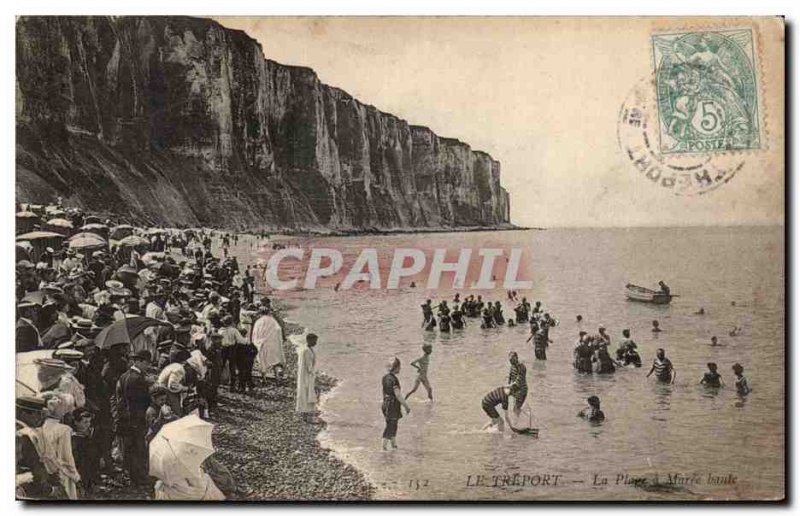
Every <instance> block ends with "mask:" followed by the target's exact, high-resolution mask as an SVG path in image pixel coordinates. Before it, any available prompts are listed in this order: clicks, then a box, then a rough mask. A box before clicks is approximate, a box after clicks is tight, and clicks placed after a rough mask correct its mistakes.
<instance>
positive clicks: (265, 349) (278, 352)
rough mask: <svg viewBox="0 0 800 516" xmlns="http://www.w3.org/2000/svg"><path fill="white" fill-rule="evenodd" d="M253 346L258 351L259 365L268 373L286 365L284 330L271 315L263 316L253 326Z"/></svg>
mask: <svg viewBox="0 0 800 516" xmlns="http://www.w3.org/2000/svg"><path fill="white" fill-rule="evenodd" d="M253 345H255V347H256V349H258V363H259V365H260V366H261V370H262V371H264V372H266V371H267V370H269V369H270V368H272V367H273V366H276V365H278V364H285V363H286V356H285V355H284V353H283V330H282V329H281V325H280V324H278V321H276V320H275V318H274V317H272V316H271V315H263V316H261V317H259V319H258V320H257V321H256V322H255V324H254V325H253Z"/></svg>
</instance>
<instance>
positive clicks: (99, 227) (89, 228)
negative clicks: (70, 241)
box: [81, 223, 108, 238]
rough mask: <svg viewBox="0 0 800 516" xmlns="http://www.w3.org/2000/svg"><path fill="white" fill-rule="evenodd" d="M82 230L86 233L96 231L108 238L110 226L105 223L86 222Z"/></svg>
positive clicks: (95, 232) (97, 233)
mask: <svg viewBox="0 0 800 516" xmlns="http://www.w3.org/2000/svg"><path fill="white" fill-rule="evenodd" d="M81 231H83V232H86V233H94V234H96V235H100V236H101V237H103V238H108V226H106V225H105V224H96V223H95V224H85V225H84V226H82V227H81Z"/></svg>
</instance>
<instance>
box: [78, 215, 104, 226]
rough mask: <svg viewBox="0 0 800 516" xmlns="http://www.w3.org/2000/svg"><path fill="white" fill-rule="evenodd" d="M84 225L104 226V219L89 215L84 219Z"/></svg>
mask: <svg viewBox="0 0 800 516" xmlns="http://www.w3.org/2000/svg"><path fill="white" fill-rule="evenodd" d="M83 223H84V224H103V219H102V218H100V217H98V216H97V215H87V216H85V217H84V218H83Z"/></svg>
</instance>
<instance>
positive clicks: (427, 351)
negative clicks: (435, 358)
mask: <svg viewBox="0 0 800 516" xmlns="http://www.w3.org/2000/svg"><path fill="white" fill-rule="evenodd" d="M422 351H423V353H424V354H423V355H422V356H421V357H419V358H418V359H416V360H414V361H413V362H411V367H413V368H415V369H416V370H417V378H416V380H414V386H413V387H412V388H411V390H410V391H408V394H406V399H408V398H409V396H411V395H412V394H414V393H415V392H417V389H419V385H420V384H422V385H423V386H425V390H426V391H428V399H429V400H431V401H433V388H432V387H431V382H430V381H429V380H428V364H429V363H430V360H431V352H433V346H431V345H430V344H425V345H424V346H422Z"/></svg>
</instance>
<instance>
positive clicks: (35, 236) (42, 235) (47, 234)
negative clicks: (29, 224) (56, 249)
mask: <svg viewBox="0 0 800 516" xmlns="http://www.w3.org/2000/svg"><path fill="white" fill-rule="evenodd" d="M46 238H64V235H62V234H61V233H53V232H52V231H32V232H30V233H23V234H21V235H17V236H16V238H15V240H16V241H17V242H19V241H21V240H27V241H29V242H30V241H33V240H43V239H46Z"/></svg>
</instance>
